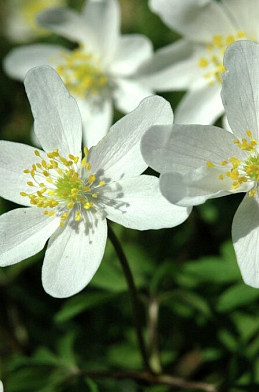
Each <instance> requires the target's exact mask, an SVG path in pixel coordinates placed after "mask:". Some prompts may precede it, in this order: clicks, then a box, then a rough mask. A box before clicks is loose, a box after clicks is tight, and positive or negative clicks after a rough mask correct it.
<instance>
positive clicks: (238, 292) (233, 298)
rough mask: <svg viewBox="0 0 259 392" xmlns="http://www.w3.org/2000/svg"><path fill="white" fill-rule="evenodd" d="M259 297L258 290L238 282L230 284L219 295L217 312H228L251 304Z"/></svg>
mask: <svg viewBox="0 0 259 392" xmlns="http://www.w3.org/2000/svg"><path fill="white" fill-rule="evenodd" d="M258 298H259V290H257V289H254V288H252V287H249V286H246V285H245V284H244V283H238V284H236V285H234V286H231V287H230V288H228V289H227V290H225V291H224V292H223V294H221V295H220V297H219V299H218V304H217V310H218V311H219V312H228V311H230V310H234V309H238V308H240V307H242V306H244V305H247V304H251V303H252V302H253V301H255V300H256V299H258Z"/></svg>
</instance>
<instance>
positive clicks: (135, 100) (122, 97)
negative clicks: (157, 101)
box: [113, 78, 153, 113]
mask: <svg viewBox="0 0 259 392" xmlns="http://www.w3.org/2000/svg"><path fill="white" fill-rule="evenodd" d="M151 95H153V91H152V90H151V89H150V88H149V87H146V86H145V85H144V84H142V83H140V82H139V81H138V80H134V79H126V78H125V79H123V78H116V89H115V90H114V93H113V98H114V100H115V104H116V107H117V108H118V109H119V110H121V111H122V112H124V113H128V112H130V111H132V110H134V109H135V108H136V107H137V105H138V104H139V102H141V101H142V100H143V99H144V98H146V97H150V96H151Z"/></svg>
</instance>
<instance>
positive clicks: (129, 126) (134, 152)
mask: <svg viewBox="0 0 259 392" xmlns="http://www.w3.org/2000/svg"><path fill="white" fill-rule="evenodd" d="M172 122H173V114H172V109H171V107H170V105H169V103H168V102H167V101H166V100H165V99H163V98H161V97H158V96H154V97H150V98H146V99H144V100H143V101H142V102H141V104H140V105H139V106H138V107H137V109H135V110H134V111H133V112H132V113H130V114H128V115H127V116H125V117H123V118H122V119H121V120H120V121H118V122H117V123H116V124H115V125H113V126H112V128H111V129H110V131H109V132H108V133H107V135H106V136H105V137H104V138H103V139H102V140H101V141H100V142H99V143H98V144H97V146H95V147H93V148H92V149H91V150H90V153H89V161H90V162H91V167H92V171H93V173H97V172H98V171H99V170H102V171H104V174H105V175H106V176H107V179H113V180H114V181H116V180H118V179H121V178H123V177H124V176H128V177H133V176H137V175H139V174H141V173H142V172H143V171H144V170H145V169H146V168H147V165H146V163H145V162H144V160H143V158H142V155H141V152H140V140H141V137H142V135H143V134H144V133H145V132H146V130H147V129H149V128H150V127H151V126H152V125H154V124H171V123H172Z"/></svg>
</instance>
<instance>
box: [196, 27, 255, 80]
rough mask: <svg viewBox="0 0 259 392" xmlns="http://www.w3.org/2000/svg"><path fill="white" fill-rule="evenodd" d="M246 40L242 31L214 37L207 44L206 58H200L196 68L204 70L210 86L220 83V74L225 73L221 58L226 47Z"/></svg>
mask: <svg viewBox="0 0 259 392" xmlns="http://www.w3.org/2000/svg"><path fill="white" fill-rule="evenodd" d="M243 39H248V38H247V37H246V34H245V33H244V32H243V31H238V32H237V34H235V35H227V36H223V35H221V34H218V35H214V36H213V38H212V42H210V43H208V44H207V51H208V56H207V57H202V58H200V60H199V62H198V66H199V67H201V68H204V69H206V72H205V73H204V77H205V78H206V79H207V80H208V83H209V84H210V85H213V84H214V83H215V82H218V83H221V74H222V73H223V72H225V67H224V65H223V57H224V53H225V51H226V49H227V47H228V46H229V45H230V44H232V43H233V42H235V41H239V40H243Z"/></svg>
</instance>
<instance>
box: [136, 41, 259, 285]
mask: <svg viewBox="0 0 259 392" xmlns="http://www.w3.org/2000/svg"><path fill="white" fill-rule="evenodd" d="M224 64H225V67H226V69H227V72H225V73H224V74H223V75H222V79H223V89H222V100H223V104H224V107H225V110H226V115H227V119H228V122H229V125H230V127H231V129H232V131H233V133H231V132H228V131H225V130H223V129H221V128H217V127H213V126H204V125H174V126H173V129H172V128H171V127H170V126H164V127H163V128H161V127H159V129H157V128H158V127H155V128H154V129H151V130H150V131H148V132H147V134H146V135H145V136H144V137H143V142H142V152H143V155H144V158H145V160H146V162H147V163H148V164H150V166H151V167H153V168H155V169H156V170H157V171H159V172H160V173H162V175H161V177H160V187H161V191H162V193H163V194H164V196H165V197H166V198H167V199H168V200H170V201H171V202H172V203H175V204H177V205H182V206H190V205H195V204H201V203H203V202H205V201H206V200H207V199H210V198H215V197H220V196H225V195H229V194H231V193H238V192H247V195H246V196H245V198H244V200H243V201H242V203H241V205H240V206H239V208H238V210H237V212H236V215H235V217H234V220H233V226H232V237H233V242H234V248H235V252H236V255H237V261H238V264H239V267H240V270H241V273H242V276H243V279H244V281H245V282H246V283H247V284H248V285H250V286H253V287H259V251H258V250H259V141H258V137H259V72H258V69H259V44H256V43H254V42H250V41H240V42H236V43H234V44H233V45H231V47H230V48H229V49H228V50H227V52H226V54H225V57H224Z"/></svg>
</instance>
